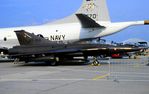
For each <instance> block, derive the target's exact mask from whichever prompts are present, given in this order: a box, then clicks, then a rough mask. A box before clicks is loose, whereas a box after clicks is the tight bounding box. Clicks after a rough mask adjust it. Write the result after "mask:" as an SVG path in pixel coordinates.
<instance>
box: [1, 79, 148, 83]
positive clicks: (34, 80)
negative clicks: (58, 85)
mask: <svg viewBox="0 0 149 94" xmlns="http://www.w3.org/2000/svg"><path fill="white" fill-rule="evenodd" d="M10 81H11V82H36V81H101V82H113V80H112V79H111V80H107V79H97V80H93V79H0V82H10ZM119 82H149V80H119Z"/></svg>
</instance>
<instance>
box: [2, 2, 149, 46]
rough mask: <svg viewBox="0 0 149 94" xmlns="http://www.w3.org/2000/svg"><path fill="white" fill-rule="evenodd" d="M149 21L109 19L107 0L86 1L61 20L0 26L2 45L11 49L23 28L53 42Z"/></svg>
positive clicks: (115, 30)
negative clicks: (35, 24) (9, 26)
mask: <svg viewBox="0 0 149 94" xmlns="http://www.w3.org/2000/svg"><path fill="white" fill-rule="evenodd" d="M145 24H149V21H148V20H146V21H130V22H116V23H112V22H111V21H110V17H109V12H108V8H107V5H106V0H83V3H82V5H81V7H80V9H79V10H78V11H76V12H75V13H74V14H72V15H71V16H68V17H66V18H64V19H62V20H58V21H55V22H51V23H48V24H43V25H39V26H26V27H14V28H1V29H0V46H2V47H8V48H12V47H13V46H15V45H19V42H18V40H17V36H16V35H15V33H14V31H20V30H24V31H27V32H30V33H34V34H36V35H39V36H40V37H45V38H47V39H49V40H50V41H78V40H87V39H93V38H101V37H104V36H108V35H111V34H114V33H117V32H119V31H121V30H123V29H125V28H127V27H129V26H135V25H145Z"/></svg>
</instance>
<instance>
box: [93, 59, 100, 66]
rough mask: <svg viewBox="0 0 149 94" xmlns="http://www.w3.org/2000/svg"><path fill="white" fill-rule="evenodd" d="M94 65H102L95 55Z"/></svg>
mask: <svg viewBox="0 0 149 94" xmlns="http://www.w3.org/2000/svg"><path fill="white" fill-rule="evenodd" d="M92 65H93V66H100V63H99V61H98V60H97V57H94V60H93V63H92Z"/></svg>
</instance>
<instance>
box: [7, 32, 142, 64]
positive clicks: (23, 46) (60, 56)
mask: <svg viewBox="0 0 149 94" xmlns="http://www.w3.org/2000/svg"><path fill="white" fill-rule="evenodd" d="M15 33H16V36H17V38H18V41H19V43H20V46H14V47H13V48H11V49H9V57H11V58H14V59H17V60H18V61H25V62H26V63H28V62H40V61H44V62H47V63H49V64H51V65H58V64H59V63H61V62H64V61H69V60H71V61H72V60H76V59H75V57H84V58H83V60H84V61H87V57H88V56H94V57H95V59H94V62H93V64H94V65H97V64H99V61H98V60H97V58H96V57H97V56H100V55H106V56H108V55H111V54H116V53H124V52H132V51H138V50H140V49H139V48H137V47H130V46H112V45H108V44H90V43H82V42H80V43H79V42H77V43H69V44H65V43H59V42H58V43H57V42H52V41H50V40H47V39H45V38H42V37H40V36H37V35H35V34H33V33H29V32H26V31H24V30H22V31H15Z"/></svg>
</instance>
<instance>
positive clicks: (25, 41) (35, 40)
mask: <svg viewBox="0 0 149 94" xmlns="http://www.w3.org/2000/svg"><path fill="white" fill-rule="evenodd" d="M14 32H15V33H16V35H17V38H18V41H19V43H20V45H21V46H22V45H38V44H46V43H49V42H50V41H49V40H47V39H45V38H43V37H40V36H37V35H34V34H32V33H28V32H26V31H24V30H20V31H14Z"/></svg>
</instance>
